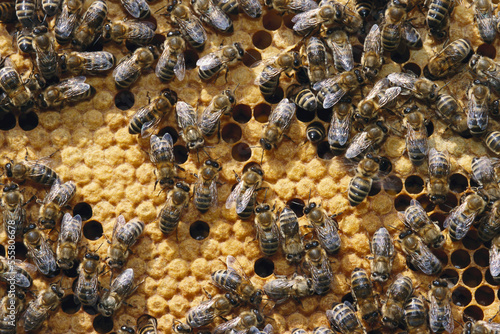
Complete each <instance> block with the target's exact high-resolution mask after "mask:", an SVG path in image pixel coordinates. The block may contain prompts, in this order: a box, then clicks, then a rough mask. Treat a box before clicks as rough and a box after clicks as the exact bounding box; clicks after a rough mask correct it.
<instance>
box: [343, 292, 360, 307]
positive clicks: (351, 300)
mask: <svg viewBox="0 0 500 334" xmlns="http://www.w3.org/2000/svg"><path fill="white" fill-rule="evenodd" d="M340 302H341V303H345V302H349V303H351V305H354V304H356V302H355V301H354V298H353V297H352V293H346V294H345V295H343V296H342V298H341V299H340Z"/></svg>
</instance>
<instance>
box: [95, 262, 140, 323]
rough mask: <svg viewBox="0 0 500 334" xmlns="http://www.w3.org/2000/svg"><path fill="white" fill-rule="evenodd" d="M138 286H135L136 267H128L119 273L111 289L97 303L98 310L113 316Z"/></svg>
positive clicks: (107, 315) (106, 315) (104, 314)
mask: <svg viewBox="0 0 500 334" xmlns="http://www.w3.org/2000/svg"><path fill="white" fill-rule="evenodd" d="M136 289H137V286H134V269H132V268H127V269H125V270H124V271H122V272H121V274H120V275H118V276H117V277H116V278H115V279H114V280H113V282H112V283H111V286H110V287H109V290H108V291H106V292H105V293H104V295H103V296H102V298H101V299H100V300H99V303H97V310H98V311H99V313H101V314H102V315H103V316H105V317H111V316H112V315H113V314H114V313H115V312H116V311H117V310H118V309H119V308H120V306H122V304H123V302H124V301H125V299H127V298H128V297H129V296H130V295H131V294H133V293H134V291H135V290H136Z"/></svg>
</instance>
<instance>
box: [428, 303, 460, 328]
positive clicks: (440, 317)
mask: <svg viewBox="0 0 500 334" xmlns="http://www.w3.org/2000/svg"><path fill="white" fill-rule="evenodd" d="M429 320H430V323H431V327H433V326H432V324H433V323H436V325H437V326H436V327H437V328H431V329H432V331H433V332H437V331H438V330H439V327H441V325H444V328H445V330H446V331H447V332H448V333H453V329H454V328H455V326H454V320H453V314H452V311H451V306H450V303H446V304H445V305H439V303H438V301H437V300H436V297H434V296H431V305H430V308H429Z"/></svg>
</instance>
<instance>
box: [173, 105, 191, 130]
mask: <svg viewBox="0 0 500 334" xmlns="http://www.w3.org/2000/svg"><path fill="white" fill-rule="evenodd" d="M175 110H176V113H177V123H178V124H179V127H180V128H181V129H185V128H187V127H189V126H192V125H194V124H196V115H195V114H196V111H195V110H194V108H193V107H191V106H190V105H189V104H187V103H186V102H184V101H178V102H177V103H176V105H175Z"/></svg>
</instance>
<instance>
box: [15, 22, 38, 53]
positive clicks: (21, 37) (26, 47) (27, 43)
mask: <svg viewBox="0 0 500 334" xmlns="http://www.w3.org/2000/svg"><path fill="white" fill-rule="evenodd" d="M15 36H16V43H17V49H18V50H19V51H21V52H22V53H26V54H32V53H34V52H35V50H34V49H33V35H32V34H31V30H30V29H28V28H23V29H21V30H18V31H17V32H16V35H15Z"/></svg>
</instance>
